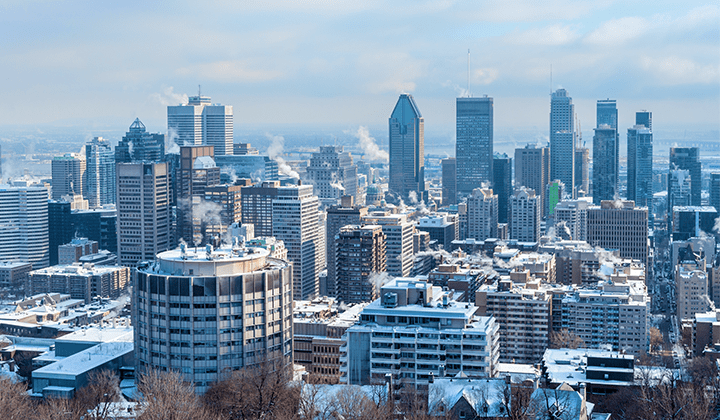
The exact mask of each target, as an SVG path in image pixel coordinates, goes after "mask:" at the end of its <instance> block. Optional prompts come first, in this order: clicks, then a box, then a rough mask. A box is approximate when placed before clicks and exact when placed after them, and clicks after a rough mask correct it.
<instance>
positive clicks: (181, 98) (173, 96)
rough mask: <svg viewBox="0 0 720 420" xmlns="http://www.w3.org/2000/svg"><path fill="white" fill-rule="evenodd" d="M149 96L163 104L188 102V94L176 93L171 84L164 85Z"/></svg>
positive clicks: (170, 104)
mask: <svg viewBox="0 0 720 420" xmlns="http://www.w3.org/2000/svg"><path fill="white" fill-rule="evenodd" d="M150 97H151V98H153V99H154V100H156V101H158V102H160V104H161V105H163V106H172V105H182V104H186V103H187V102H188V96H187V95H186V94H184V93H176V92H175V88H173V87H172V86H168V87H166V88H165V89H163V91H162V92H161V93H153V94H152V95H150Z"/></svg>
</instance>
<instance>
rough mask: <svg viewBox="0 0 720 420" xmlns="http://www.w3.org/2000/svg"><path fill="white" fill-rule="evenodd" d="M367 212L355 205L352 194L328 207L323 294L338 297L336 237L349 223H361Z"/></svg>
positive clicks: (365, 209)
mask: <svg viewBox="0 0 720 420" xmlns="http://www.w3.org/2000/svg"><path fill="white" fill-rule="evenodd" d="M366 214H367V207H361V206H353V199H352V197H351V196H345V197H342V198H341V199H340V205H338V206H332V207H329V208H328V209H327V218H326V222H325V246H326V247H327V253H326V254H327V277H326V281H325V287H324V288H323V289H324V290H321V293H320V294H321V295H323V294H324V295H326V296H331V297H337V293H338V289H337V275H336V273H335V259H336V258H337V247H336V244H335V237H337V235H338V234H340V229H341V228H342V227H343V226H347V225H359V224H360V219H361V218H362V217H363V216H365V215H366Z"/></svg>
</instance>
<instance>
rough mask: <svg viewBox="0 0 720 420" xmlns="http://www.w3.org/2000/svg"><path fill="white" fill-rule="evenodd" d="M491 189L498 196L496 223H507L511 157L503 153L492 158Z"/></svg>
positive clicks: (510, 187) (510, 188) (510, 184)
mask: <svg viewBox="0 0 720 420" xmlns="http://www.w3.org/2000/svg"><path fill="white" fill-rule="evenodd" d="M493 191H494V192H495V193H496V194H497V196H498V223H507V222H508V216H509V213H510V208H509V206H508V203H509V202H510V196H511V195H512V159H511V158H509V157H508V155H506V154H505V153H502V154H496V155H495V158H494V159H493Z"/></svg>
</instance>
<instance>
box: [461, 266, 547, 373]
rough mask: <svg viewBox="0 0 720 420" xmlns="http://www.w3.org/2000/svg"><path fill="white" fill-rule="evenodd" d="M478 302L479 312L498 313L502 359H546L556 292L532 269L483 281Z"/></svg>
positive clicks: (514, 360) (502, 360)
mask: <svg viewBox="0 0 720 420" xmlns="http://www.w3.org/2000/svg"><path fill="white" fill-rule="evenodd" d="M518 278H519V279H520V280H522V281H518ZM513 279H516V280H515V282H513ZM475 305H477V307H478V312H477V314H478V315H480V316H492V317H494V318H495V322H496V323H497V325H498V327H499V333H500V334H499V335H500V362H502V363H531V364H532V363H537V361H538V360H541V359H542V355H543V353H544V352H545V349H547V347H548V344H549V342H550V327H551V319H552V317H551V315H552V293H551V292H550V290H547V289H546V288H545V287H543V285H542V283H541V282H540V281H538V280H536V279H535V278H531V277H530V273H529V271H527V270H524V271H517V272H516V271H513V272H511V273H510V278H509V279H507V278H504V279H502V280H498V281H496V282H494V283H489V282H488V283H486V284H483V285H482V286H480V288H479V289H478V290H477V291H476V292H475Z"/></svg>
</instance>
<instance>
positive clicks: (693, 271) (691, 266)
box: [675, 245, 710, 320]
mask: <svg viewBox="0 0 720 420" xmlns="http://www.w3.org/2000/svg"><path fill="white" fill-rule="evenodd" d="M679 251H680V252H679V254H678V262H677V264H676V265H675V285H676V290H677V292H676V294H677V297H676V300H677V318H678V320H682V319H693V318H695V314H697V313H703V312H707V311H709V310H710V299H709V298H708V275H707V272H706V266H705V254H704V253H703V252H702V251H701V252H700V253H696V252H694V251H693V249H692V247H691V246H690V245H688V246H687V247H685V248H681V249H680V250H679Z"/></svg>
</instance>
